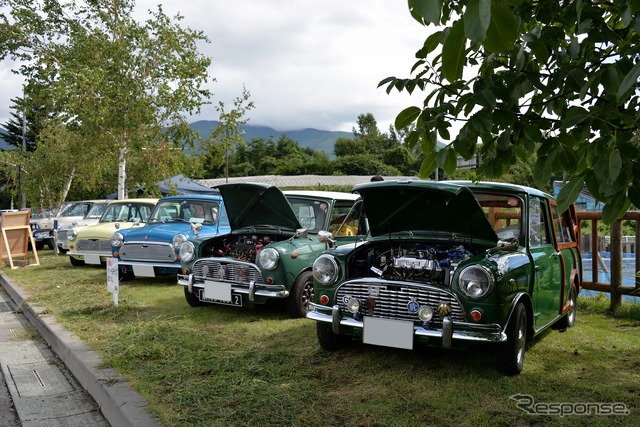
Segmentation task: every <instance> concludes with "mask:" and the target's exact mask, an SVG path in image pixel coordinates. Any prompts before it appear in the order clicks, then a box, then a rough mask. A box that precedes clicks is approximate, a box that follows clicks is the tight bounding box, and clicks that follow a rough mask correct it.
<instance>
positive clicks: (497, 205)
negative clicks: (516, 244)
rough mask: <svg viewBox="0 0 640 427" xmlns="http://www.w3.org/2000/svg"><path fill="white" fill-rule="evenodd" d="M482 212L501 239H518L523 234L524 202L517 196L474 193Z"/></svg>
mask: <svg viewBox="0 0 640 427" xmlns="http://www.w3.org/2000/svg"><path fill="white" fill-rule="evenodd" d="M474 194H475V196H476V199H477V200H478V203H479V204H480V207H481V208H482V211H483V212H484V214H485V216H486V217H487V219H488V220H489V224H491V227H492V228H493V229H494V231H495V232H496V234H497V235H498V237H499V238H500V239H509V238H516V239H518V240H521V236H522V234H523V228H522V224H523V220H522V203H523V202H522V200H521V199H520V198H519V197H516V196H505V195H501V194H490V193H481V192H478V191H475V192H474Z"/></svg>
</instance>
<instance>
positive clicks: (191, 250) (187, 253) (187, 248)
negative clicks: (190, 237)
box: [180, 242, 196, 262]
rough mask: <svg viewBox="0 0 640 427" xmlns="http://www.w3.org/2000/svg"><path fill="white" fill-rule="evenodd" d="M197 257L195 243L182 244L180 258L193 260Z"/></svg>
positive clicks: (187, 260) (188, 260)
mask: <svg viewBox="0 0 640 427" xmlns="http://www.w3.org/2000/svg"><path fill="white" fill-rule="evenodd" d="M195 257H196V247H195V246H193V243H191V242H186V243H185V244H183V245H182V246H180V259H181V260H182V261H184V262H191V261H193V259H194V258H195Z"/></svg>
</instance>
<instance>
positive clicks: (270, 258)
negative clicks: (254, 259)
mask: <svg viewBox="0 0 640 427" xmlns="http://www.w3.org/2000/svg"><path fill="white" fill-rule="evenodd" d="M279 259H280V254H279V253H278V251H276V250H275V249H273V248H264V249H262V250H261V251H260V253H258V264H260V267H262V268H264V269H265V270H269V271H272V270H275V268H276V267H277V266H278V260H279Z"/></svg>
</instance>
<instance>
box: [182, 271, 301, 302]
mask: <svg viewBox="0 0 640 427" xmlns="http://www.w3.org/2000/svg"><path fill="white" fill-rule="evenodd" d="M178 285H181V286H186V287H187V289H188V290H189V292H190V293H193V289H194V288H204V283H203V282H197V283H196V282H195V281H194V277H193V274H188V275H187V274H178ZM231 291H232V292H234V293H236V294H241V295H247V296H248V298H249V301H255V297H256V296H259V297H265V298H286V297H288V296H289V291H288V290H287V289H286V288H285V287H284V286H282V285H265V284H264V283H255V282H249V283H248V284H247V285H243V286H242V285H234V284H232V285H231Z"/></svg>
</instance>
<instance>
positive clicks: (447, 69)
mask: <svg viewBox="0 0 640 427" xmlns="http://www.w3.org/2000/svg"><path fill="white" fill-rule="evenodd" d="M462 21H463V20H460V21H458V22H456V23H455V24H454V25H453V28H452V29H451V31H449V34H448V35H447V38H446V39H445V41H444V45H443V46H442V75H443V76H444V78H445V79H447V80H449V81H450V82H451V83H453V82H455V81H456V80H458V79H459V78H461V77H462V70H463V68H464V64H465V63H466V61H467V57H466V55H465V47H466V42H467V39H466V37H465V35H464V22H462Z"/></svg>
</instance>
